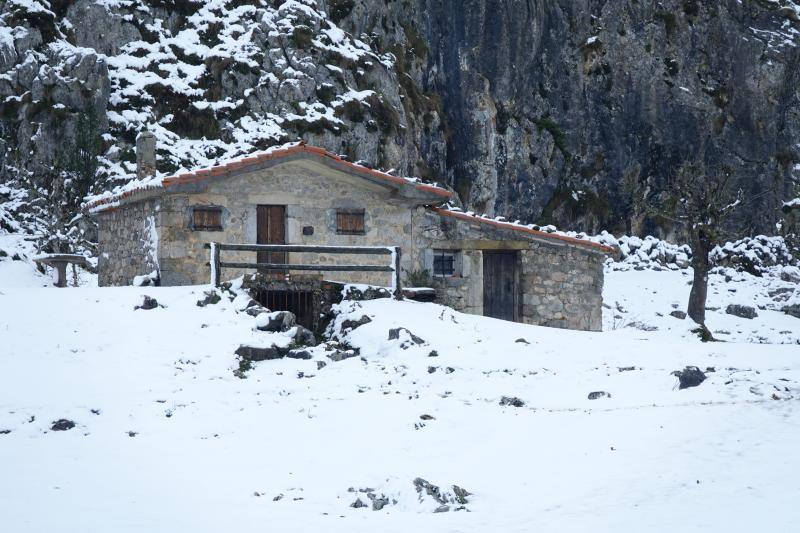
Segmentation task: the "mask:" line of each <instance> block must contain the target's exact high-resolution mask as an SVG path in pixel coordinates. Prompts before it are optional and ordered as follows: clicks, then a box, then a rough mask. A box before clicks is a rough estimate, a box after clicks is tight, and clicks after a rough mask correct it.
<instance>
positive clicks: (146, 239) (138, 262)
mask: <svg viewBox="0 0 800 533" xmlns="http://www.w3.org/2000/svg"><path fill="white" fill-rule="evenodd" d="M97 223H98V239H99V242H100V250H99V252H100V254H99V257H98V260H97V270H98V284H99V285H100V286H108V285H130V284H131V283H132V282H133V278H134V277H135V276H140V275H146V274H150V273H151V272H153V271H154V270H155V271H158V270H159V250H158V247H159V236H158V227H159V225H160V211H159V200H157V199H151V200H146V201H141V202H137V203H132V204H126V205H123V206H120V207H118V208H113V209H109V210H106V211H102V212H100V213H98V214H97Z"/></svg>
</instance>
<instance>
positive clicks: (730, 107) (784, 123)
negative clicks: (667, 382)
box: [0, 0, 800, 234]
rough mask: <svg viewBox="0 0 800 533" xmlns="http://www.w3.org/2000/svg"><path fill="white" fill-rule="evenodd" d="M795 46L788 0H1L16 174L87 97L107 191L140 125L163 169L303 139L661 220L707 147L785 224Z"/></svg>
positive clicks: (799, 27)
mask: <svg viewBox="0 0 800 533" xmlns="http://www.w3.org/2000/svg"><path fill="white" fill-rule="evenodd" d="M798 44H800V8H799V7H798V5H797V4H796V3H795V2H794V1H791V0H720V1H718V2H701V1H699V0H662V1H660V2H644V1H641V0H611V1H602V0H402V1H393V0H386V1H380V2H378V1H375V0H319V2H317V1H314V0H304V1H295V0H288V1H267V0H250V1H247V0H230V1H226V0H211V1H208V2H200V1H195V0H147V1H142V2H134V1H132V0H77V1H71V0H53V1H50V2H46V1H45V0H5V1H3V0H0V133H2V140H0V158H2V159H0V181H2V182H4V183H6V184H15V185H14V186H15V187H21V186H22V185H20V183H23V182H25V183H31V182H32V183H34V184H35V183H42V182H43V181H46V179H45V177H46V175H47V174H48V173H49V172H52V168H53V165H54V164H56V165H57V164H59V153H60V152H63V151H64V148H65V146H69V142H70V139H74V138H76V135H75V131H76V128H79V126H80V124H82V122H81V118H82V117H86V116H87V115H88V116H90V117H91V118H92V120H91V121H90V124H92V125H93V127H94V128H96V129H97V131H98V135H100V136H101V139H102V145H101V146H100V147H99V149H98V150H97V151H98V154H97V155H98V156H99V162H100V164H99V166H98V168H97V179H96V183H95V185H94V186H93V190H94V191H99V190H102V189H107V188H112V187H114V186H115V185H117V184H120V183H122V182H124V181H126V180H128V179H130V178H131V177H132V176H133V174H134V168H133V164H134V156H133V153H132V146H133V141H134V137H135V135H136V133H137V132H138V131H139V130H141V129H142V128H144V127H149V128H151V129H153V130H154V132H155V133H156V135H157V137H158V140H159V155H160V158H159V171H160V172H162V173H169V172H173V171H175V170H177V169H180V168H187V167H191V166H194V165H203V164H208V163H210V162H213V161H215V160H218V159H220V158H225V157H229V156H233V155H238V154H240V153H245V152H248V151H251V150H254V149H258V148H260V147H265V146H268V145H271V144H276V143H279V142H284V141H287V140H292V139H295V138H298V137H302V138H306V139H307V140H308V141H309V142H312V143H315V144H320V145H322V146H324V147H326V148H328V149H330V150H334V151H336V152H338V153H343V154H346V155H347V156H348V157H350V158H352V159H353V160H363V161H365V162H367V163H370V164H373V165H376V166H380V167H383V168H395V169H397V171H398V172H401V173H405V174H411V175H418V176H421V177H424V178H428V179H433V180H437V181H440V182H443V183H447V184H449V185H451V186H453V187H454V188H455V189H456V190H457V191H458V192H459V195H460V196H461V198H462V200H463V202H464V203H465V204H466V205H467V206H468V207H469V208H471V209H474V210H477V211H482V212H488V213H494V214H497V215H504V216H506V217H508V218H511V219H515V218H519V219H524V220H531V221H540V222H553V223H555V224H557V225H558V226H560V227H563V228H564V229H575V230H585V231H589V232H593V231H598V230H600V229H609V230H617V231H629V232H634V233H650V232H654V233H659V232H661V233H662V234H663V233H668V232H669V231H670V230H671V226H670V224H669V223H668V222H667V221H664V220H659V219H658V218H655V217H652V216H648V212H647V209H646V206H647V204H648V201H649V199H651V198H652V197H653V195H656V194H658V193H659V192H660V191H662V190H664V189H665V188H667V187H668V185H669V180H670V177H671V176H672V175H673V173H674V171H675V169H676V168H678V167H680V166H681V165H682V164H684V163H685V162H687V161H697V162H699V163H700V164H701V168H703V169H704V170H705V172H707V173H719V172H729V173H731V174H732V175H733V177H734V179H735V180H736V182H737V183H738V185H739V186H741V187H742V188H743V189H744V191H745V193H746V197H747V202H748V203H747V209H741V210H739V212H738V213H737V215H736V219H735V221H734V225H733V226H732V228H731V229H732V230H735V231H736V232H737V233H752V232H768V233H769V232H772V230H773V224H774V222H775V220H776V219H777V217H778V216H779V214H778V211H779V208H780V206H781V201H782V200H784V199H786V198H789V197H791V196H792V192H793V189H794V187H796V183H797V181H796V180H797V175H798V174H800V170H799V167H798V162H800V153H799V152H798V139H799V138H800V116H798V114H799V113H800V100H798V97H799V96H800V95H798V90H800V89H798V87H800V84H798V74H800V66H798V48H797V45H798ZM84 123H85V120H84ZM73 148H74V147H73ZM4 190H5V193H4V192H3V191H4ZM14 190H18V189H14ZM12 192H13V191H12V189H11V188H9V187H8V186H7V187H6V189H0V202H3V201H6V205H7V206H8V205H11V204H12V203H13V202H12V201H11V200H12V197H13V198H16V200H15V202H16V203H14V205H15V206H19V205H22V204H24V202H20V201H19V195H17V196H14V195H13V194H12ZM4 194H5V196H3V195H4ZM10 210H11V208H9V207H7V208H6V211H7V212H8V211H10ZM7 214H8V213H7ZM2 220H3V213H2V209H0V221H2Z"/></svg>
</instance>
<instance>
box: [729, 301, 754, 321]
mask: <svg viewBox="0 0 800 533" xmlns="http://www.w3.org/2000/svg"><path fill="white" fill-rule="evenodd" d="M725 312H726V313H728V314H729V315H733V316H738V317H740V318H748V319H751V320H752V319H753V318H755V317H757V316H758V313H756V309H755V307H750V306H749V305H739V304H730V305H728V307H726V308H725Z"/></svg>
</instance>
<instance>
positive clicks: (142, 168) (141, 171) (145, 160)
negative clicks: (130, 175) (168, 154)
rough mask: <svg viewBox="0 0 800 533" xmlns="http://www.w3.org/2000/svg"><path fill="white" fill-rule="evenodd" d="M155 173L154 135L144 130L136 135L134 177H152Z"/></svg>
mask: <svg viewBox="0 0 800 533" xmlns="http://www.w3.org/2000/svg"><path fill="white" fill-rule="evenodd" d="M155 175H156V136H155V135H153V133H152V132H151V131H148V130H144V131H143V132H141V133H140V134H139V135H138V136H137V137H136V177H137V178H139V179H142V178H152V177H153V176H155Z"/></svg>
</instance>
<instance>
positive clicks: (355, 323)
mask: <svg viewBox="0 0 800 533" xmlns="http://www.w3.org/2000/svg"><path fill="white" fill-rule="evenodd" d="M370 322H372V319H371V318H370V317H368V316H367V315H363V316H362V317H361V318H359V319H358V320H350V319H347V320H345V321H343V322H342V326H341V328H340V329H341V331H342V333H344V332H345V331H347V330H348V329H356V328H357V327H359V326H363V325H364V324H369V323H370Z"/></svg>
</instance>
